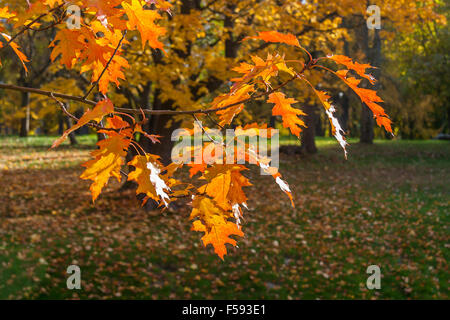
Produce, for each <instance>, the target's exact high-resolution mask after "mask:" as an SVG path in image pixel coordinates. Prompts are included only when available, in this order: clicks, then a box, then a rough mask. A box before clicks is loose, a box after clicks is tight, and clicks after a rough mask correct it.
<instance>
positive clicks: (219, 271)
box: [0, 136, 450, 299]
mask: <svg viewBox="0 0 450 320" xmlns="http://www.w3.org/2000/svg"><path fill="white" fill-rule="evenodd" d="M53 139H54V138H53V137H51V138H49V137H32V138H28V139H27V140H22V139H19V138H13V137H8V138H0V151H1V156H0V164H2V163H3V164H4V165H5V166H7V167H8V170H4V171H0V178H1V179H2V184H3V186H4V188H3V189H0V202H1V203H2V204H4V205H3V206H2V207H1V208H0V219H1V225H0V230H1V231H0V283H1V284H2V285H0V298H24V297H25V298H33V299H67V298H83V299H89V298H116V299H117V298H144V299H161V298H165V299H173V298H180V299H191V298H193V299H204V298H208V299H327V298H330V299H335V298H339V299H352V298H360V299H371V298H375V299H430V298H434V299H448V297H449V288H448V287H449V285H448V284H449V280H450V279H449V276H448V274H449V272H448V271H449V270H448V260H449V250H448V239H449V237H448V234H449V230H448V227H449V212H450V201H449V199H450V187H449V184H448V181H450V144H449V143H448V142H446V141H400V140H394V141H388V140H377V141H375V144H374V145H373V146H365V145H361V144H359V143H357V141H354V140H352V139H350V144H351V145H350V147H349V159H348V160H345V159H344V156H343V152H342V150H341V149H340V147H339V146H338V145H337V144H336V142H335V141H334V140H332V139H326V138H319V139H317V145H318V148H319V153H318V154H316V155H313V156H293V157H288V156H286V155H281V167H280V171H281V173H282V174H283V178H284V179H285V180H286V181H288V183H289V184H290V186H291V188H292V191H293V194H294V200H295V203H296V208H295V209H292V208H291V207H290V205H289V201H288V199H287V198H286V197H285V196H284V195H283V194H282V193H281V192H280V190H279V188H278V187H277V185H276V184H275V183H274V182H273V179H272V178H270V177H264V176H260V175H259V171H258V170H251V172H249V173H248V174H247V176H249V177H250V179H251V181H252V183H253V184H254V187H252V188H251V189H250V188H249V189H248V192H247V195H248V197H249V201H248V204H249V207H250V208H251V211H247V212H245V223H244V225H243V228H244V232H245V234H246V235H245V238H243V239H237V240H238V244H239V248H238V249H235V248H231V247H230V248H229V254H228V255H227V256H225V261H224V262H222V261H221V260H220V259H219V258H217V256H215V255H214V254H213V252H212V249H211V248H210V247H208V248H206V249H205V248H204V247H203V245H202V244H201V242H200V238H201V235H200V234H198V233H196V232H193V231H190V223H189V221H188V216H189V208H188V207H187V205H186V204H185V203H184V204H181V206H180V208H179V209H176V210H169V211H168V212H165V213H163V214H160V213H158V212H151V213H149V212H145V211H144V210H142V209H141V208H140V207H139V204H138V203H137V201H136V199H135V196H134V194H133V191H132V190H130V191H129V192H123V193H119V192H118V191H117V189H118V187H119V184H117V183H111V184H110V185H109V187H108V188H107V189H106V190H105V192H104V193H103V194H102V195H101V196H100V198H99V199H98V200H97V201H96V203H95V204H92V202H91V201H90V199H89V194H88V188H89V183H88V182H87V181H83V180H79V179H78V178H77V176H79V174H80V173H81V170H82V168H80V167H79V166H78V164H79V163H80V162H82V161H80V160H81V158H83V159H84V158H86V159H87V158H88V156H89V155H88V153H89V150H90V149H92V148H93V146H94V144H95V136H89V137H87V138H83V139H85V140H83V139H80V141H81V142H83V144H82V145H80V146H77V147H70V146H68V145H66V146H63V147H62V149H61V150H56V151H50V153H51V155H54V156H55V157H54V158H53V157H51V158H46V157H48V151H47V149H48V146H49V145H51V143H52V141H53ZM286 140H288V139H286V138H282V139H281V144H286V143H288V142H286ZM293 141H294V140H292V142H293ZM53 153H54V154H53ZM13 155H14V157H12V156H13ZM74 155H77V157H80V159H78V158H77V159H72V158H73V157H74ZM23 159H33V161H32V164H30V161H28V160H23ZM70 264H78V265H79V266H80V267H81V270H82V290H81V291H75V292H74V291H70V290H68V289H67V288H66V286H65V284H66V279H67V274H66V273H65V270H66V268H67V266H68V265H70ZM371 264H376V265H379V266H380V267H381V271H382V275H383V277H382V281H381V285H382V288H381V290H374V291H371V290H368V289H367V288H366V287H365V281H366V279H367V276H368V275H367V274H366V273H365V271H366V268H367V267H368V266H369V265H371Z"/></svg>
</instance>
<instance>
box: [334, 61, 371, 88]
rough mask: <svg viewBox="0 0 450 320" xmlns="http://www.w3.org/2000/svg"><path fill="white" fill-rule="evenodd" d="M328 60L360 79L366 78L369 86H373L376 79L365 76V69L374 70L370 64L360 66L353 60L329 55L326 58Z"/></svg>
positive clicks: (369, 75)
mask: <svg viewBox="0 0 450 320" xmlns="http://www.w3.org/2000/svg"><path fill="white" fill-rule="evenodd" d="M327 58H328V59H330V60H333V61H335V62H336V63H339V64H342V65H344V66H346V67H347V68H348V69H350V70H353V71H355V72H356V73H357V74H358V75H359V76H360V77H363V78H366V79H367V80H369V81H370V83H371V84H374V83H375V81H376V79H375V78H374V77H373V76H372V75H371V74H366V69H374V68H375V67H372V66H371V65H370V64H361V63H358V62H353V60H352V59H351V58H349V57H347V56H343V55H331V56H327Z"/></svg>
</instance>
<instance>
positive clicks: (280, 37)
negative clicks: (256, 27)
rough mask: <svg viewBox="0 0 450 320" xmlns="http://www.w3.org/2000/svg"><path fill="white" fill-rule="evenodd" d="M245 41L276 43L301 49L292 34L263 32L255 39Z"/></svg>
mask: <svg viewBox="0 0 450 320" xmlns="http://www.w3.org/2000/svg"><path fill="white" fill-rule="evenodd" d="M247 39H260V40H263V41H265V42H277V43H286V44H288V45H291V46H296V47H299V48H300V47H301V46H300V43H299V42H298V39H297V37H296V36H294V35H293V34H284V33H279V32H277V31H263V32H259V33H258V36H256V37H247V38H245V39H244V40H247Z"/></svg>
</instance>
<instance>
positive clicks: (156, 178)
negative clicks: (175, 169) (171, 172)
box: [128, 154, 170, 206]
mask: <svg viewBox="0 0 450 320" xmlns="http://www.w3.org/2000/svg"><path fill="white" fill-rule="evenodd" d="M158 158H159V157H158V156H155V155H152V154H146V155H145V156H140V155H137V156H135V157H134V158H133V160H131V161H130V162H128V165H132V166H133V167H135V170H133V171H131V172H130V173H129V174H128V180H134V181H136V182H137V183H138V188H137V190H136V194H140V193H143V194H145V195H146V199H145V200H144V203H145V201H147V199H148V198H151V199H153V200H155V201H158V202H159V201H162V202H164V204H165V205H166V206H167V205H168V202H169V201H170V198H169V195H168V194H167V192H169V191H170V188H169V187H168V186H167V183H166V181H164V179H163V178H162V177H161V175H160V173H161V168H162V165H161V163H160V162H159V161H158Z"/></svg>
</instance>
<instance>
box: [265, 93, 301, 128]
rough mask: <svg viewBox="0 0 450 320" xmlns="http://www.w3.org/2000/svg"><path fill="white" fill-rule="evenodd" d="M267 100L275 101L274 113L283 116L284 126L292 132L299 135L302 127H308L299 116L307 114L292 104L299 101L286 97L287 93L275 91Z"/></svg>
mask: <svg viewBox="0 0 450 320" xmlns="http://www.w3.org/2000/svg"><path fill="white" fill-rule="evenodd" d="M267 102H270V103H274V104H275V106H274V107H273V109H272V115H274V116H282V118H283V127H285V128H289V129H290V130H291V132H292V134H294V135H296V136H297V137H299V135H300V132H301V131H302V129H301V128H300V126H302V127H306V125H305V123H304V122H303V121H302V120H301V119H300V118H299V117H298V116H299V115H305V113H304V112H303V111H302V110H300V109H295V108H292V107H291V105H292V104H294V103H297V101H296V100H294V99H292V98H288V99H286V97H285V95H284V94H283V93H281V92H274V93H272V94H270V95H269V100H267Z"/></svg>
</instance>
